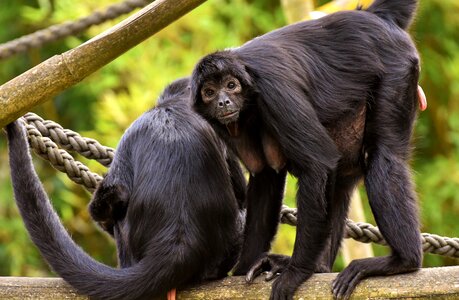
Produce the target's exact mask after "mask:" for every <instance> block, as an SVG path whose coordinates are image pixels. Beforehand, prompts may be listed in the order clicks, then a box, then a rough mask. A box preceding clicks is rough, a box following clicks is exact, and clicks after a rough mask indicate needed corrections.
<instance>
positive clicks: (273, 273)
mask: <svg viewBox="0 0 459 300" xmlns="http://www.w3.org/2000/svg"><path fill="white" fill-rule="evenodd" d="M280 274H281V273H279V272H277V271H269V272H266V277H265V281H271V280H273V279H274V278H276V277H277V276H279V275H280Z"/></svg>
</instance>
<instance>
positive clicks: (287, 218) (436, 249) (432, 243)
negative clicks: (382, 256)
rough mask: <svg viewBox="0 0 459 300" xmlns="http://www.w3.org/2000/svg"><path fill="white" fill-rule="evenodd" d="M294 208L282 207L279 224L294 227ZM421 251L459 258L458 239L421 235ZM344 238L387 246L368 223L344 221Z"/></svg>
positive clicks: (375, 228)
mask: <svg viewBox="0 0 459 300" xmlns="http://www.w3.org/2000/svg"><path fill="white" fill-rule="evenodd" d="M296 221H297V220H296V208H290V207H288V206H285V205H283V206H282V210H281V223H284V224H289V225H292V226H296ZM421 235H422V250H423V251H424V252H426V253H434V254H439V255H443V256H450V257H455V258H459V238H449V237H442V236H438V235H436V234H430V233H422V234H421ZM344 237H345V238H352V239H354V240H356V241H359V242H362V243H371V242H373V243H376V244H379V245H384V246H386V245H387V242H386V241H385V240H384V238H383V236H382V234H381V232H380V231H379V229H378V228H377V227H375V226H373V225H371V224H368V223H361V222H357V223H355V222H353V221H351V220H349V219H347V220H346V229H345V236H344Z"/></svg>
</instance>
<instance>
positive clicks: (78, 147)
mask: <svg viewBox="0 0 459 300" xmlns="http://www.w3.org/2000/svg"><path fill="white" fill-rule="evenodd" d="M23 121H24V122H25V123H26V128H27V133H28V136H29V142H30V146H31V148H32V149H34V151H35V152H36V153H37V154H38V155H39V156H40V157H42V158H43V159H45V160H48V161H49V162H50V163H51V165H52V166H53V167H54V168H56V169H57V170H59V171H61V172H64V173H66V174H67V176H68V177H69V178H70V179H71V180H72V181H74V182H76V183H78V184H81V185H83V186H84V187H86V189H88V190H89V191H90V192H92V191H94V189H95V187H96V186H97V184H98V183H99V182H100V181H101V180H102V177H101V176H99V175H98V174H95V173H92V172H91V171H89V169H88V167H86V166H85V165H83V164H82V163H81V162H78V161H75V160H74V159H73V157H72V156H71V155H70V154H69V153H67V152H66V151H65V150H62V149H59V148H58V146H57V145H56V144H55V143H54V142H56V143H58V144H59V145H61V146H62V147H65V148H66V149H67V150H71V151H76V152H78V153H81V154H82V155H84V156H85V157H88V158H95V159H97V160H98V161H100V162H101V163H102V164H104V165H107V166H108V165H110V163H111V161H112V160H113V156H114V150H113V149H111V148H108V147H104V146H101V145H100V144H99V143H98V142H97V141H95V140H93V139H88V138H84V137H81V136H80V135H78V134H77V133H75V132H73V131H71V130H66V129H62V127H61V126H60V125H59V124H57V123H54V122H51V121H47V120H43V119H42V118H40V117H39V116H37V115H35V114H32V113H28V114H27V115H25V116H24V118H23ZM53 141H54V142H53ZM296 213H297V210H296V208H290V207H288V206H285V205H284V206H282V210H281V214H280V222H281V223H284V224H289V225H292V226H296V224H297V218H296ZM345 238H352V239H354V240H356V241H359V242H363V243H371V242H373V243H376V244H380V245H387V243H386V241H385V240H384V238H383V237H382V235H381V232H380V231H379V229H378V228H377V227H375V226H373V225H371V224H368V223H360V222H358V223H354V222H353V221H351V220H349V219H348V220H346V228H345ZM422 248H423V251H424V252H428V253H434V254H439V255H443V256H449V257H454V258H459V238H449V237H441V236H438V235H435V234H429V233H422Z"/></svg>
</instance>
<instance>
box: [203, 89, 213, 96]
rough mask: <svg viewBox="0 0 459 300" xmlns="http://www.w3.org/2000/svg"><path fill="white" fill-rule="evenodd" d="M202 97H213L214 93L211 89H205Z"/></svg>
mask: <svg viewBox="0 0 459 300" xmlns="http://www.w3.org/2000/svg"><path fill="white" fill-rule="evenodd" d="M204 95H205V96H206V97H212V96H213V95H215V91H214V90H213V89H205V90H204Z"/></svg>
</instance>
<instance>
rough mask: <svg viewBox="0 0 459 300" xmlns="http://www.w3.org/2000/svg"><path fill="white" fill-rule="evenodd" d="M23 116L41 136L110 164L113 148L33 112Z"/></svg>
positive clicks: (113, 153) (105, 164) (107, 165)
mask: <svg viewBox="0 0 459 300" xmlns="http://www.w3.org/2000/svg"><path fill="white" fill-rule="evenodd" d="M23 118H24V120H25V122H26V123H27V124H29V125H33V127H35V128H36V129H37V130H38V131H39V132H40V134H41V135H42V136H44V137H49V138H51V140H52V141H54V142H55V143H57V144H58V145H59V146H61V147H62V148H64V149H65V150H67V151H72V152H77V153H79V154H81V155H83V156H84V157H86V158H88V159H94V160H97V161H98V162H99V163H101V164H102V165H104V166H106V167H109V166H110V163H111V162H112V160H113V157H114V156H115V150H114V149H113V148H109V147H105V146H102V145H101V144H100V143H99V142H98V141H96V140H94V139H90V138H85V137H82V136H81V135H79V134H78V133H76V132H74V131H72V130H68V129H64V128H62V126H61V125H59V124H57V123H55V122H53V121H49V120H46V121H44V120H43V119H42V118H41V117H39V116H38V115H36V114H34V113H27V114H26V115H24V117H23Z"/></svg>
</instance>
